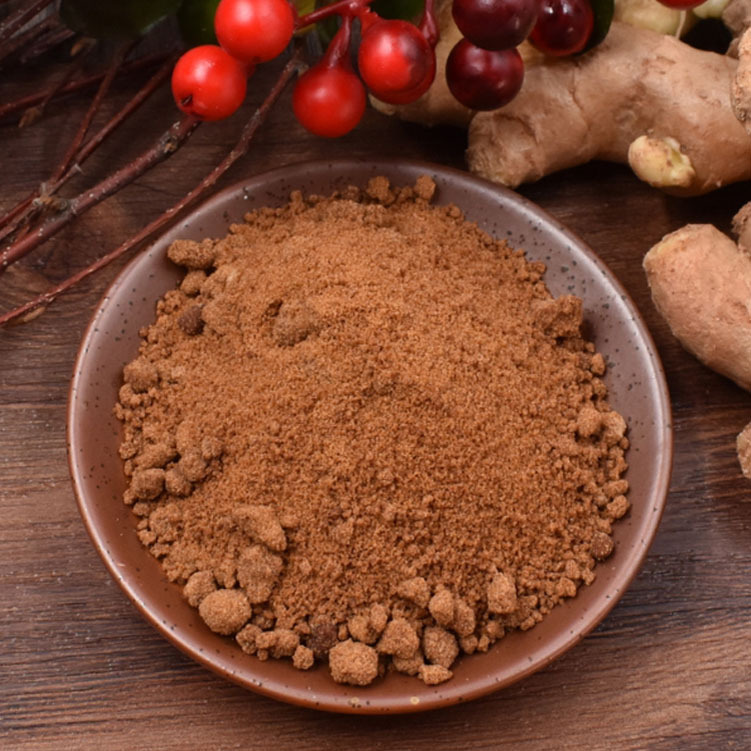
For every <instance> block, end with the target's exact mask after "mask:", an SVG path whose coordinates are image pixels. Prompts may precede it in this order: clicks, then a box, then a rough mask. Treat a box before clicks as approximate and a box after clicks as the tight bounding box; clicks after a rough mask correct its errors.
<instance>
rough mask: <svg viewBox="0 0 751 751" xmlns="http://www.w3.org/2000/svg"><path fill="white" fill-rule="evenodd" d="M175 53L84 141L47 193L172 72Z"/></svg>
mask: <svg viewBox="0 0 751 751" xmlns="http://www.w3.org/2000/svg"><path fill="white" fill-rule="evenodd" d="M176 59H177V54H174V55H172V56H170V57H169V58H167V60H166V61H165V62H164V64H163V65H162V67H161V68H159V70H157V72H156V73H154V75H153V76H152V77H151V78H149V80H148V81H147V82H146V83H145V84H144V85H143V86H142V87H141V88H140V89H139V90H138V91H137V92H136V93H135V94H134V95H133V96H132V97H131V98H130V99H129V100H128V102H127V103H126V104H125V106H124V107H122V109H120V111H119V112H118V113H117V114H116V115H114V117H112V118H111V119H110V120H109V121H108V122H107V123H105V124H104V125H103V126H102V127H101V128H100V129H99V130H98V131H97V132H96V133H95V134H94V135H93V136H91V138H89V140H88V141H86V143H85V144H84V145H83V146H81V148H80V149H79V150H78V153H76V155H75V156H74V161H73V164H71V165H70V166H69V168H68V170H67V171H66V173H65V174H64V175H63V176H62V177H61V178H60V179H59V180H58V181H57V183H55V185H51V186H49V187H48V189H47V191H48V193H54V192H55V191H57V190H58V189H59V188H60V186H62V185H63V184H64V183H66V182H67V181H68V180H69V179H70V177H71V176H72V175H74V174H76V173H77V172H80V168H81V165H82V164H83V163H84V162H85V161H86V160H87V159H88V158H89V157H90V156H91V155H92V154H93V153H94V151H95V150H96V149H97V148H99V146H101V144H102V143H103V142H104V141H105V140H106V139H107V138H108V137H109V136H110V135H111V134H112V133H114V131H115V130H117V128H119V127H120V126H121V125H122V124H123V123H124V122H125V120H127V119H128V118H129V117H130V116H131V115H132V114H133V113H134V112H135V111H136V110H137V109H138V108H139V107H140V106H141V105H142V104H143V103H144V102H145V101H146V100H147V99H148V98H149V97H150V96H151V95H152V94H153V93H154V92H155V91H156V90H157V89H158V88H159V87H160V86H161V85H162V84H163V83H164V82H165V81H166V80H167V79H168V78H169V77H170V74H171V73H172V68H173V66H174V63H175V60H176Z"/></svg>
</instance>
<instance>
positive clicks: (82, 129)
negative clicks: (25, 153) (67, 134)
mask: <svg viewBox="0 0 751 751" xmlns="http://www.w3.org/2000/svg"><path fill="white" fill-rule="evenodd" d="M133 47H134V42H128V43H126V44H124V45H122V46H121V47H120V49H119V50H118V51H117V52H116V53H115V56H114V58H113V59H112V62H111V63H110V66H109V68H108V69H107V72H106V73H105V75H104V78H103V79H102V82H101V83H100V84H99V88H98V89H97V92H96V94H95V95H94V98H93V99H92V100H91V104H90V105H89V108H88V109H87V110H86V114H85V115H84V116H83V120H82V121H81V125H80V126H79V127H78V130H77V131H76V135H75V136H73V140H72V141H71V143H70V146H68V150H67V151H66V152H65V156H63V159H62V161H61V162H60V164H58V165H57V167H56V169H55V170H54V172H53V173H52V176H51V177H50V179H49V182H51V183H54V182H56V181H57V180H59V179H60V178H61V177H62V176H63V175H64V174H65V172H66V170H67V169H68V167H70V164H71V162H72V161H73V159H74V158H75V156H76V153H77V152H78V149H79V148H80V146H81V144H82V143H83V139H84V138H86V134H87V133H88V131H89V128H90V127H91V121H92V120H93V119H94V115H96V113H97V112H98V111H99V107H101V105H102V100H103V99H104V97H105V96H106V95H107V92H108V91H109V89H110V86H111V85H112V82H113V81H114V80H115V76H116V75H117V71H118V70H120V67H121V66H122V64H123V62H124V61H125V58H126V57H127V56H128V54H129V53H130V51H131V50H132V49H133Z"/></svg>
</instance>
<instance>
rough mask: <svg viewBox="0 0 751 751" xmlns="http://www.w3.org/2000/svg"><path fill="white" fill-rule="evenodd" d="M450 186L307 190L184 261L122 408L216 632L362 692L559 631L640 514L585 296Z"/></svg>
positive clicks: (193, 246)
mask: <svg viewBox="0 0 751 751" xmlns="http://www.w3.org/2000/svg"><path fill="white" fill-rule="evenodd" d="M433 190H434V185H433V183H432V181H430V180H429V179H428V178H421V179H420V180H419V181H418V183H417V185H416V186H415V187H414V188H400V189H399V188H393V187H391V186H390V185H389V184H388V182H387V181H386V180H385V179H384V178H378V179H375V180H373V181H371V183H370V185H369V186H368V189H367V190H366V191H363V192H360V191H358V190H357V189H354V188H352V189H348V190H346V191H344V192H343V193H340V194H337V195H334V196H332V197H327V198H323V197H316V196H312V197H308V198H306V199H304V198H303V197H302V196H301V195H300V194H299V193H294V194H293V195H292V198H291V201H290V203H289V205H287V206H285V207H283V208H279V209H261V210H258V211H254V212H252V213H250V214H248V215H247V216H246V218H245V222H244V223H243V224H238V225H234V226H232V227H231V229H230V233H229V235H228V236H227V237H226V238H223V239H221V240H204V241H203V242H201V243H196V242H192V241H187V240H183V241H177V242H176V243H174V244H173V245H172V246H171V248H170V249H169V257H170V258H171V259H172V260H173V261H174V262H176V263H178V264H181V265H183V266H185V267H186V268H187V269H188V271H187V273H186V275H185V277H184V280H183V281H182V283H181V285H180V287H179V288H178V289H175V290H173V291H170V292H168V293H167V294H166V295H165V296H164V298H163V299H162V300H161V301H160V302H159V304H158V306H157V319H156V321H155V323H154V324H152V325H151V326H149V327H148V328H146V329H144V330H143V331H142V343H141V346H140V352H139V355H138V357H137V358H136V359H135V360H134V361H133V362H132V363H130V364H129V365H128V366H126V368H125V372H124V381H125V382H124V385H123V386H122V388H121V390H120V397H119V403H118V405H117V406H116V413H117V415H118V417H119V418H120V419H121V420H122V422H123V427H124V437H123V441H122V445H121V449H120V451H121V455H122V458H123V459H124V461H125V473H126V475H127V477H128V479H129V487H128V490H127V491H126V494H125V501H126V503H128V504H132V508H133V511H134V513H135V514H136V515H137V516H138V517H139V522H138V534H139V536H140V539H141V540H142V542H143V544H144V545H146V546H147V547H148V548H149V549H150V551H151V552H152V554H153V555H154V556H156V557H157V558H159V559H160V560H161V562H162V565H163V567H164V570H165V572H166V574H167V576H168V577H169V578H170V579H171V580H173V581H175V582H178V583H180V584H181V585H183V586H184V593H185V597H186V599H187V600H188V602H189V603H190V604H191V605H193V606H195V607H198V608H199V612H200V614H201V616H202V617H203V619H204V620H205V622H206V623H207V625H208V626H209V627H210V628H211V629H213V630H214V631H216V632H218V633H220V634H227V635H235V636H236V639H237V642H238V644H239V645H240V647H241V648H242V649H243V650H245V651H246V652H249V653H251V654H255V655H257V656H258V657H259V658H260V659H266V658H268V657H275V658H288V659H291V660H292V663H293V664H294V665H295V666H296V667H298V668H300V669H307V668H310V667H311V666H312V665H313V664H314V663H315V662H316V661H321V660H324V661H326V660H327V661H328V663H329V667H330V670H331V673H332V676H333V678H334V680H335V681H339V682H346V683H351V684H354V685H365V684H367V683H370V682H371V681H373V680H374V679H375V678H376V677H377V676H378V675H380V674H383V672H384V671H385V670H387V669H396V670H399V671H402V672H405V673H408V674H410V675H415V676H418V677H420V678H421V679H422V680H424V681H425V682H427V683H431V684H432V683H438V682H441V681H444V680H447V679H448V678H450V677H451V669H450V668H451V665H452V664H453V662H454V660H455V659H456V658H457V656H458V655H459V654H461V653H473V652H476V651H485V650H487V649H488V648H489V646H490V645H491V644H492V643H493V642H495V641H496V640H498V639H500V638H501V637H503V635H504V634H505V633H506V632H507V631H509V630H511V629H515V628H521V629H528V628H530V627H532V626H534V624H535V623H537V622H539V621H540V620H541V619H542V618H543V617H544V616H545V614H547V613H548V612H549V611H550V610H551V608H553V607H554V606H555V605H556V604H557V603H559V602H561V601H562V600H563V599H565V598H567V597H573V596H574V595H575V594H576V592H577V589H578V587H579V586H580V585H582V584H589V583H590V582H591V581H592V580H593V579H594V576H595V574H594V571H593V569H594V567H595V563H596V560H599V559H602V558H604V557H607V556H608V555H609V554H610V553H611V552H612V549H613V542H612V538H611V537H610V533H611V523H612V522H613V521H614V520H615V519H617V518H619V517H621V516H623V515H624V514H625V513H626V512H627V510H628V505H629V504H628V501H627V500H626V497H625V493H626V491H627V488H628V483H627V482H626V480H624V479H622V474H623V472H624V470H625V468H626V463H625V461H624V451H625V450H626V448H627V446H628V443H627V439H626V438H625V437H624V433H625V430H626V423H625V421H624V420H623V418H622V417H621V416H620V415H618V414H617V413H615V412H613V411H612V410H611V409H610V408H609V406H608V404H607V402H606V389H605V386H604V384H603V382H602V380H601V376H602V375H603V374H604V370H605V363H604V360H603V358H602V356H601V355H600V354H598V353H596V352H595V350H594V347H593V345H592V344H591V343H588V342H586V341H585V340H583V339H582V337H581V334H580V323H581V316H582V306H581V301H580V300H579V299H577V298H575V297H571V296H564V297H561V298H558V299H553V298H552V297H551V295H550V293H549V292H548V291H547V289H546V287H545V285H544V283H543V281H542V274H543V271H544V266H543V265H542V264H540V263H533V262H528V261H527V260H526V259H525V257H524V254H523V252H522V251H518V250H514V249H511V248H509V247H507V245H506V244H505V243H504V242H499V241H496V240H494V239H492V238H491V237H489V236H488V235H486V234H485V233H483V232H482V231H480V230H479V229H478V228H477V227H476V226H474V225H472V224H470V223H468V222H466V221H465V220H464V218H463V216H462V214H461V212H460V211H459V210H458V209H457V208H456V207H454V206H448V207H433V206H431V205H430V199H431V197H432V194H433Z"/></svg>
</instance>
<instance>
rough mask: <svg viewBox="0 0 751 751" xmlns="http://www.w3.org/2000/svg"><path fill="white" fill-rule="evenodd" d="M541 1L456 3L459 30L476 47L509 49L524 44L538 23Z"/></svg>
mask: <svg viewBox="0 0 751 751" xmlns="http://www.w3.org/2000/svg"><path fill="white" fill-rule="evenodd" d="M537 10H538V0H454V1H453V4H452V7H451V13H452V15H453V17H454V21H455V22H456V25H457V27H458V28H459V31H461V32H462V34H464V36H465V37H467V39H469V41H470V42H472V44H474V45H475V46H476V47H482V48H483V49H485V50H507V49H511V47H516V46H517V45H519V44H521V43H522V42H523V41H524V40H525V39H526V38H527V37H528V36H529V32H530V31H531V30H532V27H533V26H534V24H535V21H536V20H537Z"/></svg>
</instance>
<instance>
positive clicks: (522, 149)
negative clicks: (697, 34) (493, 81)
mask: <svg viewBox="0 0 751 751" xmlns="http://www.w3.org/2000/svg"><path fill="white" fill-rule="evenodd" d="M737 66H738V62H737V61H736V60H734V59H733V58H730V57H728V56H724V55H717V54H715V53H712V52H705V51H702V50H697V49H694V48H692V47H690V46H688V45H687V44H684V43H683V42H681V41H680V40H678V39H675V38H673V37H670V36H665V35H663V34H658V33H656V32H652V31H649V30H647V29H638V28H635V27H631V26H627V25H625V24H619V23H613V25H612V26H611V28H610V32H609V34H608V36H607V38H606V39H605V41H604V42H603V43H602V44H601V45H599V46H598V47H596V48H595V49H594V50H592V51H591V52H590V53H588V54H586V55H582V56H579V57H571V58H565V59H561V60H546V61H545V62H544V63H543V64H540V65H535V66H530V67H528V69H527V73H526V77H525V80H524V85H523V86H522V90H521V91H520V93H519V94H518V95H517V97H516V98H515V99H513V100H512V101H511V102H510V103H509V104H507V105H506V106H505V107H502V108H501V109H499V110H495V111H494V112H480V113H478V114H477V115H475V117H474V118H473V119H472V122H471V123H470V127H469V149H468V152H467V158H468V162H469V167H470V169H471V170H472V171H473V172H475V173H476V174H478V175H480V176H482V177H485V178H488V179H490V180H493V181H495V182H500V183H503V184H505V185H508V186H510V187H516V186H517V185H520V184H521V183H525V182H530V181H533V180H537V179H539V178H541V177H543V176H544V175H547V174H550V173H551V172H555V171H557V170H561V169H565V168H567V167H573V166H575V165H578V164H583V163H585V162H588V161H590V160H592V159H602V160H606V161H612V162H621V163H627V162H628V163H630V164H631V166H632V167H633V168H635V171H636V173H637V175H638V176H639V177H640V178H641V179H643V180H645V181H646V182H648V183H650V184H651V185H654V186H655V187H659V188H661V189H663V190H665V191H666V192H669V193H672V194H676V195H699V194H702V193H706V192H708V191H711V190H714V189H716V188H718V187H720V186H722V185H727V184H729V183H732V182H736V181H739V180H744V179H748V178H749V177H751V140H750V139H749V136H748V134H747V133H746V131H745V129H744V127H743V125H742V124H741V123H740V122H739V121H738V119H737V118H736V116H735V115H734V113H733V109H732V106H731V100H730V90H731V83H732V81H733V79H734V76H735V71H736V68H737ZM644 136H646V138H641V137H644ZM640 138H641V140H640V141H639V142H638V144H635V147H636V148H632V149H631V152H632V153H631V155H630V154H629V149H630V147H631V146H632V144H634V142H635V141H637V139H640ZM629 156H631V159H629Z"/></svg>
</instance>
